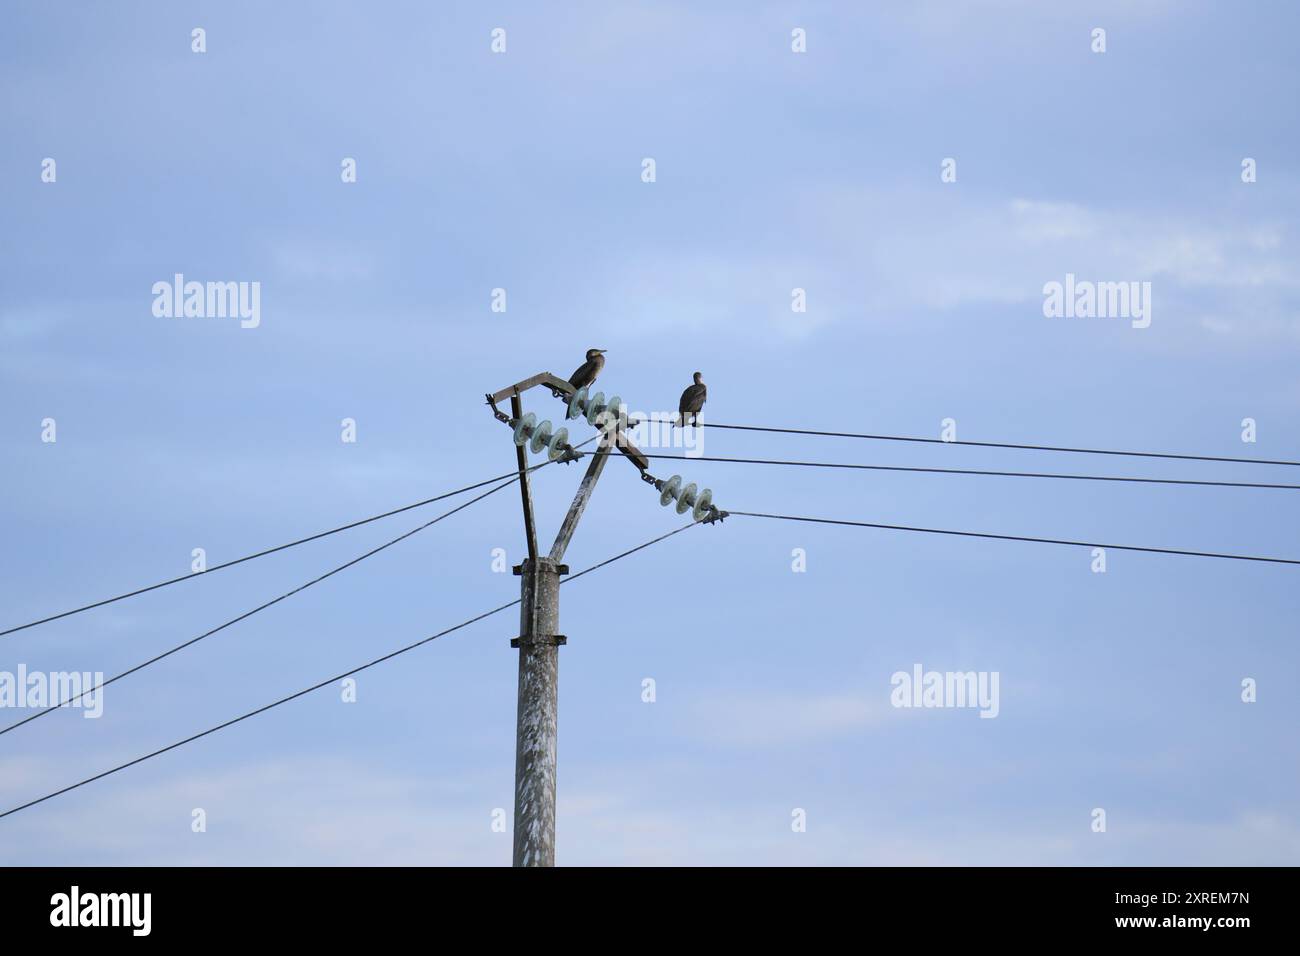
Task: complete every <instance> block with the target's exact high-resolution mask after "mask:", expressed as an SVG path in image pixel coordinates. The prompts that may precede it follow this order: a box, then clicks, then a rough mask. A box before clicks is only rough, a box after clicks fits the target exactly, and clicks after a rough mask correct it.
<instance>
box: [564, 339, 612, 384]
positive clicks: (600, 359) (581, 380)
mask: <svg viewBox="0 0 1300 956" xmlns="http://www.w3.org/2000/svg"><path fill="white" fill-rule="evenodd" d="M604 367H605V350H604V349H587V361H585V362H583V363H582V364H581V365H579V366H578V370H577V371H576V372H574V373H573V375H572V376H571V377H570V378H569V384H570V385H572V386H573V387H574V388H584V387H585V386H587V385H590V384H591V383H592V382H594V381H596V376H597V375H599V374H600V370H601V369H602V368H604Z"/></svg>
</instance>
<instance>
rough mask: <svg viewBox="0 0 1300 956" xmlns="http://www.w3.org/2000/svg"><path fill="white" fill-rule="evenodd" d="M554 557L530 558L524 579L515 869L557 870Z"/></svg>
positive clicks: (560, 568) (557, 570)
mask: <svg viewBox="0 0 1300 956" xmlns="http://www.w3.org/2000/svg"><path fill="white" fill-rule="evenodd" d="M567 571H568V568H567V567H565V566H564V565H562V564H559V563H557V562H555V561H553V560H551V559H550V558H528V559H527V560H525V561H524V563H523V564H521V565H520V566H519V567H517V568H515V572H516V573H517V574H520V575H521V576H522V579H523V580H522V584H521V589H520V597H521V602H522V603H521V604H520V615H519V637H518V638H516V639H515V640H513V641H511V644H512V645H514V646H516V647H518V648H519V700H518V711H517V718H516V720H517V724H516V733H515V832H514V865H515V866H554V865H555V763H556V746H555V734H556V725H557V718H558V702H557V695H558V691H559V679H560V653H559V652H560V645H561V644H563V643H564V638H563V637H562V636H560V635H559V634H557V633H556V632H557V630H558V629H559V623H560V575H561V574H564V573H566V572H567Z"/></svg>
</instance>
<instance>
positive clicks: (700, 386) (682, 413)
mask: <svg viewBox="0 0 1300 956" xmlns="http://www.w3.org/2000/svg"><path fill="white" fill-rule="evenodd" d="M703 377H704V376H703V375H702V374H701V373H699V372H696V373H695V384H694V385H692V386H690V388H688V389H686V391H684V392H682V400H681V401H680V402H678V403H677V424H678V425H685V424H686V418H687V416H690V419H691V424H692V425H695V424H697V423H698V421H699V414H700V409H702V408H703V407H704V402H705V399H707V398H708V397H709V389H708V386H706V385H705V384H704V382H703V381H702V379H703Z"/></svg>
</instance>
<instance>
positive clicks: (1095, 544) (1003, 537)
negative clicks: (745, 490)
mask: <svg viewBox="0 0 1300 956" xmlns="http://www.w3.org/2000/svg"><path fill="white" fill-rule="evenodd" d="M727 514H728V515H741V516H743V517H747V518H772V519H774V520H778V521H803V522H808V523H811V524H833V525H846V526H849V527H854V528H880V529H884V530H886V531H917V532H921V533H923V534H946V535H953V536H956V537H962V538H992V539H994V540H997V541H1028V542H1032V543H1034V544H1064V545H1072V546H1076V547H1082V548H1106V549H1108V550H1114V551H1143V552H1146V553H1148V554H1181V555H1187V556H1189V557H1194V558H1223V559H1226V560H1230V561H1262V562H1267V563H1269V564H1297V565H1300V559H1295V558H1267V557H1260V556H1257V555H1250V554H1223V553H1220V552H1216V551H1185V550H1183V549H1180V548H1147V547H1141V546H1139V545H1133V544H1102V543H1101V542H1099V541H1068V540H1065V539H1062V538H1034V537H1029V536H1026V535H1018V534H992V533H989V532H983V531H951V530H947V529H944V528H916V527H912V526H909V525H901V524H879V523H876V522H870V521H848V520H845V519H839V518H806V517H801V516H798V515H780V514H765V513H763V512H757V511H729V512H727Z"/></svg>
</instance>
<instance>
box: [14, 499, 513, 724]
mask: <svg viewBox="0 0 1300 956" xmlns="http://www.w3.org/2000/svg"><path fill="white" fill-rule="evenodd" d="M518 480H519V476H518V475H515V476H513V477H511V478H509V479H507V480H506V481H505V482H503V483H502V484H499V485H497V486H496V487H495V488H491V489H489V490H488V491H485V492H484V493H483V494H481V495H477V496H476V497H474V498H471V499H470V500H469V501H466V502H465V503H464V504H460V505H457V506H456V507H455V508H452V509H451V510H450V511H445V512H443V513H442V514H440V515H438V517H436V518H433V519H432V520H430V521H426V522H425V523H424V524H422V525H420V526H419V527H416V528H412V529H411V530H410V531H408V532H406V533H405V534H402V535H398V536H397V537H396V538H393V539H392V540H391V541H386V542H384V543H383V544H381V545H380V546H379V547H377V548H372V549H370V550H369V551H367V552H366V553H365V554H362V555H359V556H357V557H355V558H353V559H352V560H351V561H348V562H346V563H345V564H340V565H339V566H338V567H336V568H333V569H331V570H329V571H326V572H325V573H324V574H322V575H320V576H319V577H315V578H312V579H311V580H310V581H308V582H306V583H305V584H300V585H298V586H297V587H296V588H294V589H293V590H291V591H286V592H284V593H283V594H281V595H280V596H279V597H276V598H272V599H271V600H269V601H267V602H266V603H264V604H259V605H258V606H257V607H255V608H253V609H252V610H251V611H245V612H244V613H243V614H240V615H239V616H238V617H232V618H231V619H230V620H228V621H226V622H225V623H223V624H218V625H217V626H216V627H214V628H212V629H211V630H210V631H204V632H203V633H202V634H200V635H199V636H198V637H192V638H190V639H189V640H188V641H185V642H184V643H182V644H177V645H176V646H175V647H173V648H171V649H169V650H166V651H163V652H162V653H161V654H158V655H157V656H155V657H151V658H149V660H147V661H144V662H143V663H140V664H136V665H135V666H134V667H131V668H128V669H127V670H124V671H122V672H121V673H120V674H115V675H113V676H112V677H110V678H109V679H108V680H106V681H103V682H102V683H100V684H98V685H97V686H95V687H88V688H86V689H85V690H83V691H82V692H81V693H79V694H77V695H76V696H74V697H69V698H68V699H67V700H65V701H60V702H59V703H57V704H51V705H50V706H48V707H45V708H43V709H41V710H38V711H36V713H34V714H30V715H29V716H27V717H24V718H23V719H22V720H18V721H15V722H14V723H12V724H9V725H8V726H6V727H2V728H0V736H3V735H4V734H7V733H9V731H11V730H16V729H17V728H19V727H21V726H23V724H27V723H31V722H32V721H33V720H36V719H37V718H38V717H44V716H45V715H46V714H49V713H52V712H53V711H55V710H57V709H58V708H60V707H66V706H68V705H70V704H75V703H76V702H77V701H79V700H81V698H83V697H85V696H86V695H87V694H89V693H91V692H92V691H95V690H101V689H103V688H105V687H107V686H108V685H109V684H112V683H115V682H117V681H119V680H121V679H122V678H123V677H129V676H130V675H131V674H134V673H136V672H137V671H142V670H144V669H145V668H146V667H148V666H150V665H151V664H156V663H158V662H159V661H161V660H163V659H164V658H167V657H171V655H173V654H175V653H176V652H178V651H182V650H184V649H185V648H187V647H189V646H191V645H193V644H197V643H198V642H199V641H201V640H203V639H204V638H207V637H211V636H212V635H213V634H216V633H217V632H219V631H224V630H225V629H226V628H228V627H230V626H231V625H232V624H238V623H239V622H240V621H244V620H247V619H248V618H250V617H252V616H253V615H254V614H257V613H258V612H259V611H264V610H266V609H267V608H269V607H271V606H272V605H275V604H279V603H280V602H281V601H283V600H285V599H286V598H289V597H292V596H293V595H295V594H297V593H298V592H300V591H305V590H307V588H309V587H311V586H312V585H314V584H319V583H320V582H321V581H324V580H325V579H326V578H329V577H333V576H334V575H336V574H338V573H339V572H340V571H343V570H346V569H347V568H350V567H352V566H353V565H354V564H359V563H361V562H362V561H364V560H365V559H366V558H369V557H372V556H373V555H376V554H378V553H379V552H380V551H383V550H385V549H387V548H391V547H392V546H393V545H395V544H397V543H398V542H399V541H405V540H406V539H407V538H409V537H411V536H412V535H414V534H417V533H419V532H421V531H423V530H424V529H425V528H428V527H430V526H432V525H435V524H437V523H438V522H439V521H441V520H442V519H443V518H449V517H451V516H452V515H454V514H455V513H456V512H458V511H463V510H464V509H466V508H468V507H469V506H470V505H472V504H475V503H476V502H479V501H482V500H483V499H484V498H486V497H488V496H489V495H494V494H496V493H497V492H498V491H501V490H502V489H503V488H508V487H510V486H511V485H512V484H514V483H515V482H516V481H518Z"/></svg>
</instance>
